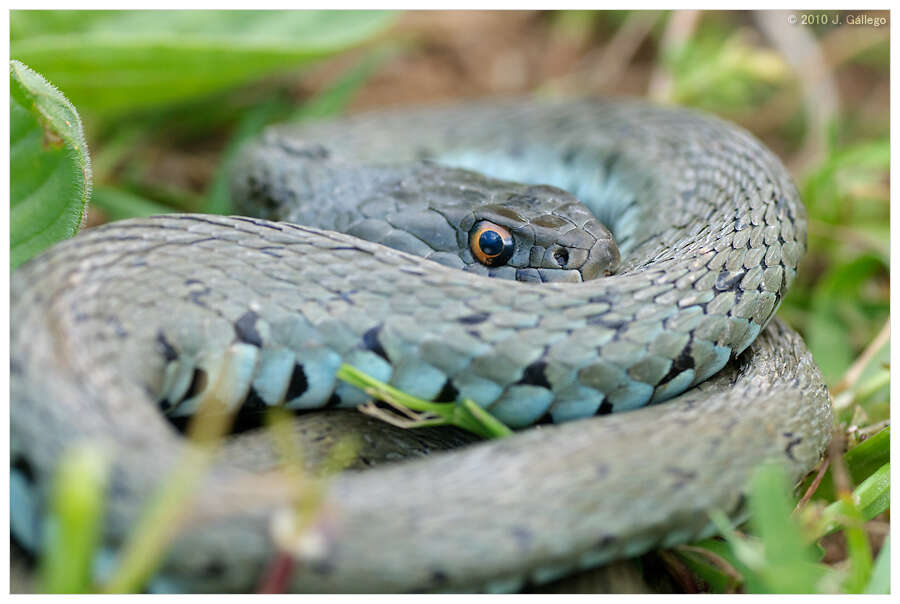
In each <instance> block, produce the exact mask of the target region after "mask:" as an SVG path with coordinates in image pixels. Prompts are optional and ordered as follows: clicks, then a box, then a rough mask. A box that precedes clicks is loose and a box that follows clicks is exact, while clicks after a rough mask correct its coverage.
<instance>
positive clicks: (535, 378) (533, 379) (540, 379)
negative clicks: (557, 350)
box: [516, 361, 552, 390]
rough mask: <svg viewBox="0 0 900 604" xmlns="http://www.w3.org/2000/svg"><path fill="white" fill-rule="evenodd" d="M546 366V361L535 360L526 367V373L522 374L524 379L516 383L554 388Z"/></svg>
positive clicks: (548, 388)
mask: <svg viewBox="0 0 900 604" xmlns="http://www.w3.org/2000/svg"><path fill="white" fill-rule="evenodd" d="M546 368H547V363H546V361H535V362H534V363H532V364H531V365H529V366H528V367H526V368H525V373H524V374H523V375H522V379H521V380H519V381H518V382H516V384H529V385H532V386H543V387H544V388H546V389H547V390H552V386H550V382H549V381H548V380H547V374H546V373H545V371H544V370H545V369H546Z"/></svg>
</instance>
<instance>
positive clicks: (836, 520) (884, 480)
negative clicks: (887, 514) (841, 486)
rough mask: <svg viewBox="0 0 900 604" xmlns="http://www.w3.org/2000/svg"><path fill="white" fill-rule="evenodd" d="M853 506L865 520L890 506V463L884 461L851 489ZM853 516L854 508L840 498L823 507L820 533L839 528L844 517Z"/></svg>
mask: <svg viewBox="0 0 900 604" xmlns="http://www.w3.org/2000/svg"><path fill="white" fill-rule="evenodd" d="M852 497H853V502H854V504H855V505H854V507H855V508H857V509H858V510H859V513H860V514H862V517H863V518H864V519H865V520H871V519H872V518H874V517H875V516H877V515H878V514H881V513H882V512H884V511H886V510H887V509H888V508H890V507H891V464H890V463H886V464H884V465H883V466H881V467H880V468H878V470H877V471H876V472H875V473H873V474H872V475H871V476H869V477H868V478H866V479H865V480H864V481H863V482H862V484H860V485H859V486H858V487H856V488H855V489H854V490H853V495H852ZM848 517H849V518H853V517H854V510H853V509H851V507H850V506H849V505H848V504H847V502H846V501H843V500H841V499H839V500H837V501H835V502H834V503H832V504H831V505H829V506H828V507H826V508H825V511H824V513H823V526H824V529H823V531H822V534H826V533H829V532H831V531H834V530H837V529H839V528H840V527H841V526H843V525H844V524H845V522H844V518H848Z"/></svg>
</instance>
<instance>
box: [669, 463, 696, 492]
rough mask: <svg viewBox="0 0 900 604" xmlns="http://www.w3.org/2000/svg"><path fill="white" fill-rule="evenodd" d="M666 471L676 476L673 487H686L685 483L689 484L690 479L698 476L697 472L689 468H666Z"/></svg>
mask: <svg viewBox="0 0 900 604" xmlns="http://www.w3.org/2000/svg"><path fill="white" fill-rule="evenodd" d="M666 472H668V473H669V474H671V475H673V476H674V477H675V484H673V485H672V488H673V489H680V488H682V487H684V486H685V484H687V483H688V482H689V481H691V480H693V479H694V478H696V477H697V474H696V473H695V472H689V471H687V470H682V469H681V468H675V467H669V468H666Z"/></svg>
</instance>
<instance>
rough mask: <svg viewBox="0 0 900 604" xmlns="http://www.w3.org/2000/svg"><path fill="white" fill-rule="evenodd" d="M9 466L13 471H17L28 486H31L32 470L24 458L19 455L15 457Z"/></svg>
mask: <svg viewBox="0 0 900 604" xmlns="http://www.w3.org/2000/svg"><path fill="white" fill-rule="evenodd" d="M10 461H11V463H10V464H9V465H10V467H11V468H12V469H13V470H17V471H18V472H20V473H21V474H22V477H23V478H24V479H25V481H26V482H27V483H29V484H32V483H33V482H34V479H35V475H34V468H32V467H31V464H30V463H29V462H28V460H27V459H25V457H23V456H21V455H16V456H15V457H14V458H13V459H12V460H10Z"/></svg>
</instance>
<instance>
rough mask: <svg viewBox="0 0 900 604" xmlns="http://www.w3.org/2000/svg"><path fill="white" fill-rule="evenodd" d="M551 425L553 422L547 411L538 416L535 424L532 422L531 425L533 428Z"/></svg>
mask: <svg viewBox="0 0 900 604" xmlns="http://www.w3.org/2000/svg"><path fill="white" fill-rule="evenodd" d="M552 423H554V422H553V416H552V415H551V414H550V412H549V411H547V412H546V413H544V414H543V415H542V416H540V417H539V418H537V420H535V422H534V424H533V425H535V426H541V425H546V424H552Z"/></svg>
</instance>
